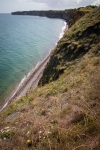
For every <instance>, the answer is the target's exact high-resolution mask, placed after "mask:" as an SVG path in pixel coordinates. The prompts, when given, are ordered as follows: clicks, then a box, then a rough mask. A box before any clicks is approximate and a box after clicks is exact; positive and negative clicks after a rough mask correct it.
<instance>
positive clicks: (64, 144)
mask: <svg viewBox="0 0 100 150" xmlns="http://www.w3.org/2000/svg"><path fill="white" fill-rule="evenodd" d="M99 19H100V8H99V7H98V8H96V9H95V10H94V11H93V12H90V13H88V14H86V15H85V16H84V17H83V18H81V19H80V20H78V21H77V22H76V23H75V24H74V25H73V26H72V27H71V28H70V29H69V30H68V31H66V32H65V34H64V37H63V38H62V39H61V40H60V41H59V42H58V44H57V46H56V48H55V49H54V51H53V52H52V54H51V59H50V61H49V63H48V65H47V67H46V69H45V70H44V73H43V77H42V79H41V81H40V82H39V86H40V87H37V88H36V89H35V91H32V88H31V89H30V93H29V94H27V95H26V96H25V97H22V98H21V99H19V100H17V101H15V102H13V103H11V104H10V105H9V106H7V107H6V109H4V110H3V111H2V112H1V114H0V149H1V150H28V149H29V150H99V149H100V117H99V116H100V96H99V89H100V42H99V41H100V20H99Z"/></svg>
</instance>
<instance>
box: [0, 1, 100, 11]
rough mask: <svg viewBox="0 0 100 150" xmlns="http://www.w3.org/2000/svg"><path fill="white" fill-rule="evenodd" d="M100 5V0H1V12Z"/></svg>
mask: <svg viewBox="0 0 100 150" xmlns="http://www.w3.org/2000/svg"><path fill="white" fill-rule="evenodd" d="M87 5H100V0H0V13H7V12H12V11H22V10H48V9H68V8H76V7H80V6H87Z"/></svg>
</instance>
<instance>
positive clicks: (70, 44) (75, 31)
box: [40, 9, 100, 85]
mask: <svg viewBox="0 0 100 150" xmlns="http://www.w3.org/2000/svg"><path fill="white" fill-rule="evenodd" d="M99 18H100V9H96V10H95V11H93V12H92V13H90V14H87V15H86V16H85V17H84V18H82V19H80V20H79V21H78V22H77V23H76V24H75V25H74V26H73V27H72V28H71V29H70V30H69V31H67V32H66V33H65V35H64V37H63V38H62V39H61V40H60V41H59V42H58V44H57V47H56V48H55V49H54V52H53V53H52V55H51V59H50V62H49V63H48V65H47V67H46V69H45V71H44V74H43V77H42V79H41V81H40V84H42V85H44V84H46V83H49V82H50V81H53V80H56V79H58V77H59V75H60V74H61V73H63V72H64V69H65V68H66V67H68V63H69V62H71V61H74V60H75V59H79V58H80V57H82V56H83V55H85V54H86V53H87V52H88V51H89V50H91V48H93V46H95V45H96V44H97V43H99V41H100V20H99ZM66 62H67V64H66Z"/></svg>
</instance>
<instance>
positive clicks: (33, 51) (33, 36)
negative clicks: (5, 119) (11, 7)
mask: <svg viewBox="0 0 100 150" xmlns="http://www.w3.org/2000/svg"><path fill="white" fill-rule="evenodd" d="M65 28H66V23H65V22H64V21H63V20H61V19H50V18H46V17H38V16H21V15H11V14H0V107H2V106H3V104H4V101H5V100H6V99H7V97H8V96H9V95H10V93H11V92H12V91H13V90H14V89H15V88H16V87H18V86H19V84H20V83H21V82H22V81H23V79H24V78H25V76H27V74H29V72H30V71H31V70H32V69H33V68H35V66H36V65H37V64H38V63H41V61H43V59H45V57H46V56H47V55H48V54H49V53H50V51H52V50H53V49H54V47H55V45H56V44H57V42H58V41H59V39H60V38H61V37H62V36H63V33H64V29H65Z"/></svg>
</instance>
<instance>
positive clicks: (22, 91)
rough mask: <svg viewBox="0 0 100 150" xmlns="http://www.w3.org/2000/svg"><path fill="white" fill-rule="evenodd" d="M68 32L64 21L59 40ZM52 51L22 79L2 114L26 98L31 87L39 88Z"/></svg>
mask: <svg viewBox="0 0 100 150" xmlns="http://www.w3.org/2000/svg"><path fill="white" fill-rule="evenodd" d="M66 30H68V25H67V23H66V22H65V21H64V26H63V27H62V32H61V33H60V35H59V40H60V39H61V38H62V37H63V35H64V33H65V31H66ZM59 40H58V42H59ZM56 45H57V43H56V44H55V46H56ZM53 49H54V48H53ZM52 51H53V50H50V52H49V54H48V55H47V56H46V58H45V59H44V60H42V61H41V62H38V63H37V64H36V66H35V67H34V68H33V69H32V70H31V71H30V72H29V73H28V74H27V75H26V76H24V77H23V78H22V80H21V82H20V83H19V85H18V86H17V88H15V90H14V91H13V92H12V93H11V95H10V96H9V97H8V98H7V99H6V100H5V102H4V104H3V106H1V109H0V112H2V111H3V109H4V108H6V106H7V105H8V104H10V103H11V102H12V101H15V100H17V99H19V98H21V97H23V96H25V95H26V94H27V93H28V91H29V89H30V88H31V87H32V88H33V89H35V88H36V87H37V86H38V82H39V80H40V78H41V77H42V74H43V71H44V69H45V67H46V65H47V63H48V62H49V59H50V55H51V53H52Z"/></svg>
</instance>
